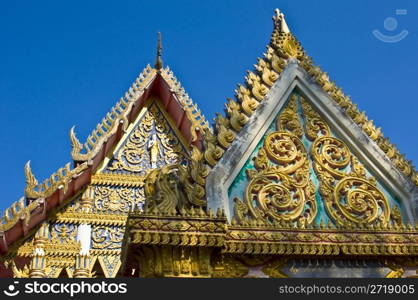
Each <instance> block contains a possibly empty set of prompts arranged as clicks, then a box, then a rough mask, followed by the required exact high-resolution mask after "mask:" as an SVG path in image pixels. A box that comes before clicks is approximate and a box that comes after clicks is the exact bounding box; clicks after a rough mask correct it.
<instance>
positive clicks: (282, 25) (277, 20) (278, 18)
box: [273, 8, 290, 33]
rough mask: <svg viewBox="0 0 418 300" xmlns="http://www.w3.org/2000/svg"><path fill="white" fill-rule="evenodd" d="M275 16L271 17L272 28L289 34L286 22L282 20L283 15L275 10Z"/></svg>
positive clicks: (278, 10)
mask: <svg viewBox="0 0 418 300" xmlns="http://www.w3.org/2000/svg"><path fill="white" fill-rule="evenodd" d="M275 12H276V14H275V15H274V16H273V21H274V26H275V27H276V28H277V29H278V30H279V31H280V32H283V33H288V32H290V30H289V27H288V26H287V23H286V20H285V18H284V14H283V13H282V12H281V11H280V9H278V8H276V10H275Z"/></svg>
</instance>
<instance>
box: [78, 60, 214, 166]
mask: <svg viewBox="0 0 418 300" xmlns="http://www.w3.org/2000/svg"><path fill="white" fill-rule="evenodd" d="M158 73H159V74H161V76H162V77H163V79H164V80H165V81H166V83H167V84H168V86H169V87H170V90H171V91H172V92H173V93H174V94H175V95H176V97H177V100H178V102H179V104H180V105H181V107H182V108H183V110H184V111H185V112H186V114H187V117H188V118H189V120H190V121H191V122H192V124H193V128H191V129H190V130H191V136H192V137H193V140H192V141H195V140H196V139H197V134H196V130H197V131H199V130H201V129H203V130H204V129H205V128H207V127H208V122H207V121H206V119H205V117H204V116H203V114H202V112H201V111H200V110H199V108H198V107H197V105H196V104H195V103H193V101H192V99H191V98H190V97H189V95H188V94H187V93H186V91H185V89H184V88H183V87H182V85H181V84H180V82H179V81H178V80H177V78H176V77H175V76H174V74H173V72H172V71H171V70H170V68H169V67H168V66H167V67H165V68H163V69H161V70H158ZM156 75H157V70H156V69H154V68H152V67H151V66H150V65H147V66H146V68H145V69H144V70H143V71H142V72H141V73H140V74H139V76H138V77H137V78H136V80H135V81H134V83H133V84H132V85H131V87H130V88H129V90H128V91H127V92H126V93H125V96H123V97H122V98H120V100H119V101H118V102H117V103H116V105H115V106H114V107H112V109H111V111H110V112H109V113H107V115H106V117H105V118H103V120H102V121H101V122H100V123H99V124H98V125H97V126H96V129H94V130H93V131H92V133H91V134H90V135H89V136H88V137H87V139H86V142H85V143H84V144H82V143H80V141H79V140H78V139H77V137H76V134H75V130H74V127H72V128H71V130H70V139H71V145H72V151H71V156H72V158H73V160H74V161H88V160H90V159H92V158H94V157H95V155H96V154H97V153H98V152H99V151H100V149H101V148H102V146H103V144H104V143H105V142H106V141H107V140H108V139H109V138H110V137H111V136H112V135H113V134H114V133H115V132H116V131H117V128H118V125H119V123H123V126H124V129H126V128H127V126H128V123H129V122H128V115H129V114H130V112H131V109H132V107H133V105H134V103H135V102H136V101H137V100H138V99H139V98H140V97H141V96H142V95H143V93H144V92H145V89H146V88H147V87H148V86H149V84H150V83H151V82H152V80H153V79H154V78H155V77H156Z"/></svg>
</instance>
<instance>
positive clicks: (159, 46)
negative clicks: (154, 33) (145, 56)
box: [155, 32, 163, 71]
mask: <svg viewBox="0 0 418 300" xmlns="http://www.w3.org/2000/svg"><path fill="white" fill-rule="evenodd" d="M162 49H163V46H162V44H161V32H158V43H157V57H156V59H155V68H156V69H157V71H159V70H161V69H162V68H163V60H162V59H161V50H162Z"/></svg>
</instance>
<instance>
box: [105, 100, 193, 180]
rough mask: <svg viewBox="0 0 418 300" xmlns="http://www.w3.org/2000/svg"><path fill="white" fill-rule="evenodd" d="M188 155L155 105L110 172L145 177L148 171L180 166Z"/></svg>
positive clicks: (128, 141) (111, 162) (115, 159)
mask: <svg viewBox="0 0 418 300" xmlns="http://www.w3.org/2000/svg"><path fill="white" fill-rule="evenodd" d="M185 154H186V151H185V150H184V147H183V146H182V144H181V142H180V140H179V138H178V137H177V136H176V135H175V133H174V131H173V130H172V128H171V126H170V124H169V122H168V120H167V119H166V118H165V117H164V115H163V112H162V111H161V110H160V109H159V108H158V105H157V104H156V103H155V102H153V103H152V104H150V105H149V106H148V109H147V111H146V112H145V114H144V115H143V116H142V119H141V120H140V122H139V124H138V125H137V126H136V128H135V129H134V130H133V131H132V133H131V134H130V135H129V137H128V138H127V141H126V143H125V144H124V145H123V147H122V148H121V149H120V150H118V151H117V153H116V155H115V156H114V158H113V159H112V160H111V161H110V163H109V166H108V167H107V171H125V172H134V173H140V174H145V171H146V170H147V169H150V168H159V167H161V166H163V165H167V164H173V163H176V162H181V161H182V160H183V159H184V157H185Z"/></svg>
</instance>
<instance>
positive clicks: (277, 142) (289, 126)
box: [234, 97, 317, 225]
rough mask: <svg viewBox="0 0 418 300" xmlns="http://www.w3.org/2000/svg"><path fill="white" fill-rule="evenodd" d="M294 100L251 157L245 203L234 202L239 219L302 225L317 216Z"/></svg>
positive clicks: (308, 166)
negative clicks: (252, 164) (295, 222)
mask: <svg viewBox="0 0 418 300" xmlns="http://www.w3.org/2000/svg"><path fill="white" fill-rule="evenodd" d="M296 100H297V99H296V97H292V99H291V100H290V103H289V105H288V107H287V108H286V109H285V110H284V112H283V113H282V114H281V116H280V117H279V118H278V120H277V124H276V131H273V132H271V133H269V134H268V135H267V137H266V138H265V140H264V143H263V145H262V147H261V148H260V149H259V150H258V153H257V156H256V157H255V158H254V167H255V170H253V169H247V178H248V179H249V183H248V185H247V187H246V190H245V193H244V202H245V204H244V203H243V202H242V201H241V200H240V199H239V198H235V199H234V200H235V202H236V207H235V208H236V209H235V216H236V218H238V220H242V219H243V218H244V217H245V215H247V214H248V215H250V216H251V217H253V218H256V219H268V220H270V221H272V222H273V221H279V220H285V221H298V222H300V223H301V224H303V225H305V224H306V223H307V224H310V223H311V222H312V221H313V219H314V218H315V216H316V213H317V206H316V202H315V199H314V197H313V193H314V188H313V183H312V181H311V179H310V173H309V170H310V162H309V159H308V153H307V151H306V149H305V146H304V145H303V143H302V141H301V140H300V137H301V136H302V125H301V121H300V119H299V117H298V115H297V102H296Z"/></svg>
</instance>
